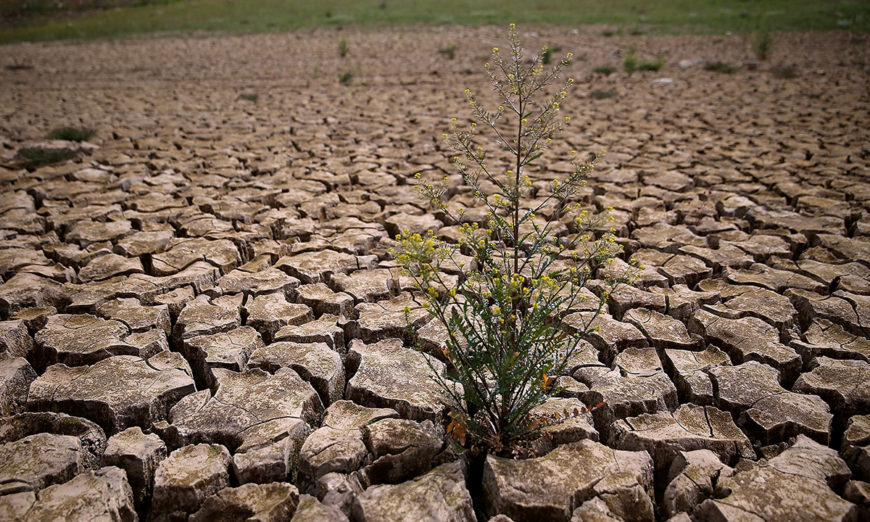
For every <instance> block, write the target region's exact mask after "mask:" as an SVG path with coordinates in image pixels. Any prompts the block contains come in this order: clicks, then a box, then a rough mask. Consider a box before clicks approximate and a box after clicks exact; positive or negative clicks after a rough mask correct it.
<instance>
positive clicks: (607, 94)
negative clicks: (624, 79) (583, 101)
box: [591, 89, 616, 100]
mask: <svg viewBox="0 0 870 522" xmlns="http://www.w3.org/2000/svg"><path fill="white" fill-rule="evenodd" d="M591 94H592V97H593V98H595V99H596V100H604V99H606V98H613V97H614V96H616V92H615V91H601V90H598V89H596V90H594V91H592V93H591Z"/></svg>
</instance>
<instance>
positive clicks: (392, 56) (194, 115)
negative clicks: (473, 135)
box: [0, 28, 870, 520]
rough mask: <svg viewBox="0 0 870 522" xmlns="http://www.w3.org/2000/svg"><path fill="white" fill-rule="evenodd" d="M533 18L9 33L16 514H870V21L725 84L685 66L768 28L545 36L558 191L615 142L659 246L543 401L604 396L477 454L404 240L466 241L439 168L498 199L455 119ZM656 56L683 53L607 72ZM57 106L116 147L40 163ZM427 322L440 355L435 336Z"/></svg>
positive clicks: (724, 55)
mask: <svg viewBox="0 0 870 522" xmlns="http://www.w3.org/2000/svg"><path fill="white" fill-rule="evenodd" d="M341 36H344V37H346V38H347V41H348V46H349V49H350V52H349V54H348V56H346V57H344V58H340V57H339V56H338V42H339V38H340V37H341ZM503 37H504V32H503V31H502V30H501V29H493V28H482V29H463V28H440V29H423V30H410V29H408V30H387V31H380V32H364V33H357V32H343V33H340V32H336V31H322V32H314V33H295V34H289V35H267V36H247V37H226V38H187V39H181V38H164V39H153V40H152V39H144V40H136V41H125V42H108V43H87V44H64V43H51V44H39V45H15V46H6V47H4V48H3V52H2V53H0V65H2V66H3V67H2V68H0V85H2V89H0V110H2V118H0V154H2V163H3V165H4V166H3V167H2V168H0V187H2V193H0V320H2V321H0V352H3V353H2V356H0V357H2V358H0V401H2V402H0V408H2V411H0V414H2V415H4V416H6V417H5V418H3V419H2V421H0V442H2V447H0V518H2V519H7V520H8V519H25V520H47V519H55V518H66V519H89V518H92V517H100V516H103V517H114V519H121V520H131V519H134V518H136V517H137V516H138V517H140V518H147V519H150V520H183V519H186V518H188V516H190V517H192V518H191V519H192V520H218V519H220V520H236V519H238V520H243V519H247V518H248V517H258V518H257V520H288V519H290V518H292V519H293V520H342V519H343V518H344V517H348V518H350V519H353V520H471V519H474V518H475V516H477V517H479V519H481V520H488V519H490V517H495V519H496V520H509V519H513V520H652V519H661V520H665V519H669V518H671V517H675V520H689V519H690V518H691V519H694V520H761V519H764V520H818V519H825V520H841V519H842V520H854V519H856V518H859V517H867V509H868V499H870V484H868V481H870V416H868V413H870V341H868V336H870V218H868V210H870V173H868V163H870V146H868V143H870V141H868V134H870V130H868V129H870V112H868V108H870V95H868V89H867V85H868V71H867V65H866V64H867V63H868V59H870V56H868V54H870V46H868V45H867V39H866V37H864V36H854V35H852V36H850V35H848V34H845V33H840V34H827V35H825V34H811V35H807V34H789V35H780V36H777V38H776V43H775V48H774V54H773V56H772V57H771V59H770V61H769V62H765V63H762V64H760V65H759V67H758V68H757V70H749V69H747V68H746V67H744V68H742V69H740V70H739V71H737V72H735V73H734V74H730V75H727V74H719V73H716V72H712V71H705V70H704V69H703V68H702V67H700V66H698V65H695V66H691V67H688V68H681V67H679V66H678V65H677V64H678V62H679V61H680V60H693V59H703V60H708V61H717V60H721V61H725V62H730V63H732V64H740V63H742V62H743V61H745V60H748V59H749V58H750V57H751V55H750V51H749V49H748V44H747V43H746V42H745V41H744V40H743V39H741V38H740V37H738V36H729V37H722V36H719V37H713V36H697V37H696V36H683V37H647V36H634V37H614V38H605V37H603V36H600V31H598V30H593V29H589V30H586V31H583V32H581V33H579V34H576V33H572V32H571V31H570V30H568V29H552V28H541V29H539V30H538V31H537V32H536V33H534V34H529V35H526V38H527V42H528V45H529V46H535V47H537V46H539V45H545V44H546V45H551V46H561V47H563V48H565V49H566V50H569V49H570V50H573V51H574V52H575V53H576V60H575V62H574V63H573V65H572V66H571V67H570V72H571V74H572V75H573V76H575V77H576V78H577V80H578V89H577V91H576V92H575V93H574V94H573V95H572V97H571V98H570V99H569V100H568V101H567V102H566V103H565V104H563V106H564V109H565V111H566V112H567V113H570V114H572V115H573V122H574V124H573V125H572V126H571V127H570V128H569V130H568V133H567V134H566V136H565V141H564V142H563V143H560V144H559V145H558V146H557V147H556V148H555V150H554V154H553V155H552V156H551V158H552V160H551V161H549V162H548V163H547V169H543V170H540V171H536V172H534V173H533V178H534V180H535V181H536V183H537V184H538V185H537V186H538V187H544V186H545V184H546V181H547V180H548V179H551V178H552V177H553V176H554V175H558V174H564V173H565V171H566V167H567V163H565V162H563V161H562V160H560V159H559V158H560V157H564V156H566V155H567V152H568V151H569V150H571V149H576V150H578V151H581V152H582V151H596V150H598V149H601V148H606V149H608V151H609V153H608V155H607V156H606V158H605V159H604V161H602V162H601V163H600V164H599V167H598V168H597V169H596V171H595V174H594V176H593V180H592V183H591V184H590V188H589V190H588V191H587V192H585V193H583V194H581V195H580V197H581V198H582V200H583V201H584V202H585V203H586V204H587V205H588V206H589V208H593V209H594V211H601V210H602V209H604V208H606V207H613V212H612V215H613V216H614V217H615V221H614V228H615V229H616V234H617V235H618V236H619V238H620V239H619V241H620V242H621V243H622V245H623V246H624V248H625V252H626V256H628V255H632V256H634V257H635V258H636V259H637V260H639V261H640V262H642V263H643V265H644V266H645V269H644V271H643V274H642V276H641V278H640V280H639V281H638V283H637V285H636V287H635V288H624V289H623V290H622V291H620V292H618V293H617V294H615V295H613V296H611V297H610V298H609V300H608V302H607V314H606V315H605V316H604V317H602V319H601V327H602V328H601V331H600V333H598V334H596V335H595V336H593V337H592V338H590V339H589V343H588V345H585V348H584V350H583V352H582V353H581V354H580V355H579V356H578V357H577V359H576V364H574V365H572V367H571V368H570V371H569V372H566V375H564V376H562V377H561V379H560V381H559V382H560V384H561V385H564V386H565V387H566V391H565V392H564V393H563V397H559V398H556V399H553V400H552V401H551V402H550V403H548V404H546V405H544V406H543V408H545V409H547V408H550V409H551V410H556V409H558V410H561V409H562V408H563V407H565V406H568V407H573V406H574V405H577V404H579V403H580V402H582V403H585V404H592V403H597V402H598V401H601V400H603V401H605V406H604V407H603V408H601V409H599V410H596V411H595V412H594V415H589V416H587V417H585V418H584V417H580V418H575V419H572V420H571V421H569V422H566V423H565V424H563V425H558V426H556V427H554V428H553V429H552V430H551V433H550V437H549V439H548V440H547V441H544V442H542V444H543V445H542V446H541V454H542V456H540V457H538V458H535V459H531V460H526V461H509V460H501V459H494V458H489V459H488V460H487V461H486V463H485V464H484V465H483V469H482V470H480V469H477V468H475V469H471V470H470V469H468V467H467V466H466V465H465V461H464V460H463V459H461V458H459V456H458V454H457V452H456V450H455V448H452V447H451V446H450V445H449V444H448V443H447V442H446V441H445V436H444V430H443V426H442V418H443V407H442V406H441V405H440V403H439V401H438V395H437V393H436V391H435V390H434V388H433V385H432V382H431V381H430V377H429V375H428V372H429V371H431V370H429V365H427V364H426V363H425V361H424V358H426V357H432V356H431V355H429V354H426V353H422V352H418V351H414V350H412V349H410V348H409V346H410V345H411V339H410V334H409V332H408V329H407V328H406V323H405V317H404V313H403V309H404V307H405V306H406V304H409V303H410V304H413V303H412V302H411V301H410V300H409V294H408V292H409V290H410V289H411V287H410V285H409V284H408V281H407V280H406V279H405V278H403V277H401V276H400V275H399V274H398V272H397V271H396V269H395V266H394V263H393V262H392V261H391V259H390V257H389V255H388V254H387V250H388V249H389V248H390V246H391V244H392V243H391V239H390V237H391V236H392V234H394V233H395V232H396V230H398V229H400V228H409V229H412V230H420V231H422V230H427V229H434V230H436V231H437V232H438V234H439V235H440V236H442V237H445V238H451V237H455V227H453V226H448V225H447V224H445V223H443V222H442V220H441V219H440V216H439V215H437V214H433V213H431V212H430V211H429V210H428V209H427V208H426V207H425V206H424V205H423V204H421V201H420V200H419V199H418V198H417V196H416V194H415V192H414V190H413V187H412V186H411V185H410V184H409V179H410V178H411V176H412V175H413V174H414V173H415V172H422V173H423V174H424V176H427V177H428V176H432V177H438V178H440V177H441V176H443V175H445V174H449V175H451V176H452V177H450V178H449V183H450V185H451V189H450V191H449V193H448V194H449V196H450V198H451V200H450V201H451V204H452V205H467V204H468V202H469V198H468V193H467V191H465V190H464V189H462V188H461V187H460V185H459V179H458V178H457V177H456V176H453V175H452V174H453V173H452V172H451V171H450V170H449V169H448V168H447V167H448V161H447V157H446V152H445V151H444V150H443V148H442V146H441V141H440V134H441V133H442V132H443V131H444V130H445V129H446V127H447V125H448V122H449V117H450V116H460V117H461V116H463V115H464V114H466V113H465V112H464V102H463V97H462V95H461V93H462V90H463V89H464V88H465V87H470V88H472V89H476V90H478V91H484V90H485V88H486V82H485V77H484V75H483V73H482V70H483V69H482V65H483V61H484V60H485V59H486V57H487V55H488V52H489V49H490V48H491V47H493V46H494V45H504V43H503V40H504V38H503ZM450 44H456V46H457V48H456V58H455V59H453V60H450V59H448V58H447V57H446V55H444V54H439V53H438V52H437V50H438V49H443V48H446V47H448V46H449V45H450ZM629 46H634V47H635V48H636V49H637V50H638V51H639V52H641V53H647V54H650V55H662V56H665V57H667V65H666V66H665V68H664V69H663V70H662V71H659V72H640V73H636V74H634V75H632V76H630V77H629V76H628V75H626V74H625V73H623V72H622V71H619V70H618V71H617V72H616V73H615V74H612V75H609V76H602V75H597V74H594V73H593V72H592V69H593V68H594V67H596V66H600V65H612V66H615V67H617V69H619V66H620V65H621V57H620V56H619V55H618V54H617V53H618V52H619V51H620V50H624V49H626V48H628V47H629ZM28 66H29V67H28ZM774 66H793V67H794V70H795V71H796V72H797V75H798V76H797V77H796V78H782V77H780V76H782V75H777V74H774V73H773V71H772V69H773V67H774ZM347 71H349V72H351V73H352V74H353V79H352V81H351V83H350V84H349V85H340V84H339V82H338V77H339V75H341V74H343V73H344V72H347ZM595 90H602V91H614V92H615V94H616V95H615V96H614V97H612V98H608V99H601V100H598V99H595V98H594V97H593V96H591V93H592V92H593V91H595ZM242 94H256V95H257V96H258V98H257V100H256V101H251V100H249V99H245V98H244V97H241V98H240V95H242ZM60 125H83V126H89V127H93V128H94V129H95V130H96V136H95V137H94V138H92V139H91V142H92V143H90V144H82V145H75V144H70V143H53V144H46V146H51V147H59V148H74V149H76V150H79V154H78V156H77V157H76V158H75V159H73V160H68V161H66V162H64V163H60V164H57V165H54V166H48V167H40V168H36V169H33V170H29V171H28V170H26V169H22V168H20V167H19V166H16V159H15V158H14V156H15V154H16V152H17V151H18V150H19V149H20V148H21V147H23V146H26V145H27V144H29V143H31V142H43V141H44V139H45V138H44V137H45V135H46V134H47V132H48V131H49V130H50V129H52V128H53V127H56V126H60ZM467 215H469V216H473V215H474V213H472V212H469V213H468V214H467ZM593 289H594V285H593ZM411 316H412V321H414V322H416V323H417V324H418V325H421V326H422V325H423V323H425V321H426V320H427V316H426V315H425V314H424V313H420V312H419V310H416V309H415V310H413V311H412V314H411ZM420 332H421V334H420V335H421V336H422V337H423V339H424V345H425V346H427V347H428V349H429V351H430V352H431V353H434V354H438V353H439V350H438V349H437V347H438V343H440V342H441V339H442V337H439V332H438V330H437V328H429V329H426V328H423V329H422V330H421V331H420ZM433 368H435V369H436V370H437V369H441V366H440V363H438V362H435V363H434V364H433ZM550 450H551V451H550ZM466 477H468V480H466ZM475 512H476V513H477V515H475ZM496 515H498V516H496ZM507 517H510V518H507Z"/></svg>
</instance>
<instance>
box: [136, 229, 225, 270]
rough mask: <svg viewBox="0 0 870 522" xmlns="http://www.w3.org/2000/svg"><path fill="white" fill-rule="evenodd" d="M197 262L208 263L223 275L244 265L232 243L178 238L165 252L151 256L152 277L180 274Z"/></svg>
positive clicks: (222, 240)
mask: <svg viewBox="0 0 870 522" xmlns="http://www.w3.org/2000/svg"><path fill="white" fill-rule="evenodd" d="M197 261H206V262H208V263H210V264H212V265H214V266H215V267H217V268H218V269H219V270H220V272H221V273H222V274H227V273H229V272H231V271H232V270H233V269H234V268H236V267H237V266H239V265H241V264H242V258H241V256H240V255H239V251H238V249H236V247H235V245H234V244H233V243H232V241H229V240H227V239H221V240H216V241H211V240H208V239H204V238H194V237H187V238H176V239H174V240H172V241H171V242H170V244H169V247H168V248H167V250H166V251H165V252H161V253H159V254H154V255H152V256H151V275H155V276H167V275H172V274H175V273H178V272H180V271H182V270H184V269H185V268H187V267H189V266H190V265H192V264H193V263H195V262H197Z"/></svg>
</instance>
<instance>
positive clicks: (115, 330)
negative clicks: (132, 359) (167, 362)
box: [35, 314, 139, 369]
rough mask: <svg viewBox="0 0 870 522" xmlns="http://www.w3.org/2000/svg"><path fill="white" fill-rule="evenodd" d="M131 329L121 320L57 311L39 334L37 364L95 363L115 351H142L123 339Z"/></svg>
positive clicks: (121, 352)
mask: <svg viewBox="0 0 870 522" xmlns="http://www.w3.org/2000/svg"><path fill="white" fill-rule="evenodd" d="M128 333H129V330H128V329H127V327H126V326H125V325H124V324H122V323H120V322H118V321H110V320H106V319H100V318H99V317H94V316H92V315H70V314H58V315H54V316H52V317H50V318H49V319H48V322H47V323H46V325H45V328H43V329H42V330H40V331H39V332H38V333H37V334H36V342H37V343H38V345H37V349H36V355H35V362H36V364H37V367H38V368H40V369H41V368H45V367H46V366H48V365H51V364H55V363H63V364H66V365H68V366H81V365H86V364H93V363H95V362H97V361H100V360H103V359H106V358H107V357H112V356H114V355H139V350H138V349H137V348H136V347H135V346H132V345H130V344H127V343H126V342H124V341H123V338H124V337H126V336H127V334H128Z"/></svg>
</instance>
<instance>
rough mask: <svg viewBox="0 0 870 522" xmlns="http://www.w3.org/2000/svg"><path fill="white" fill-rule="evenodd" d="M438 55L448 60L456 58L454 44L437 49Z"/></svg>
mask: <svg viewBox="0 0 870 522" xmlns="http://www.w3.org/2000/svg"><path fill="white" fill-rule="evenodd" d="M438 54H441V55H443V56H446V57H447V59H448V60H452V59H454V58H456V44H450V45H448V46H447V47H444V48H442V49H438Z"/></svg>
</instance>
